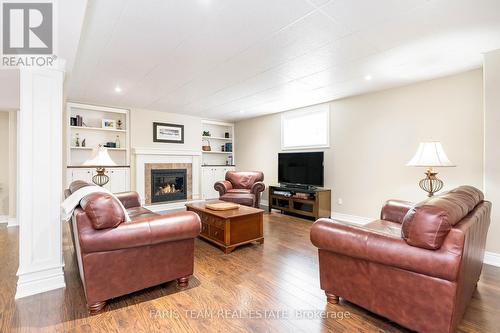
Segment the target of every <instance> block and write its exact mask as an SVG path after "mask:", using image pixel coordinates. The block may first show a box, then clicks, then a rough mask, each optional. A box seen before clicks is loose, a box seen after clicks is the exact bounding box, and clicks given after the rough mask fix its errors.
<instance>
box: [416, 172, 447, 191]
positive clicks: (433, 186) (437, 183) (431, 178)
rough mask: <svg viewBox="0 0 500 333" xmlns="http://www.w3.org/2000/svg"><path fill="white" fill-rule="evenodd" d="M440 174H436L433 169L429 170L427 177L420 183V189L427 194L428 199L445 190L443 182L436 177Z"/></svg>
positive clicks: (426, 173)
mask: <svg viewBox="0 0 500 333" xmlns="http://www.w3.org/2000/svg"><path fill="white" fill-rule="evenodd" d="M437 174H438V173H437V172H434V171H433V170H432V168H429V169H427V171H426V172H425V175H426V177H425V178H424V179H422V180H420V182H419V183H418V185H419V186H420V188H421V189H422V190H424V191H425V192H427V193H428V194H427V196H428V197H432V196H433V195H434V193H436V192H438V191H439V190H441V189H442V188H443V185H444V183H443V181H442V180H441V179H439V178H437V177H436V175H437Z"/></svg>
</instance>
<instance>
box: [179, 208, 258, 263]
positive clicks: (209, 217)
mask: <svg viewBox="0 0 500 333" xmlns="http://www.w3.org/2000/svg"><path fill="white" fill-rule="evenodd" d="M215 202H222V201H219V200H216V201H207V202H198V203H190V204H186V208H187V210H188V211H193V212H195V213H196V214H198V216H199V217H200V220H201V234H200V237H202V238H203V239H206V240H208V241H209V242H212V243H214V244H216V245H218V246H219V247H221V248H222V250H223V251H224V253H226V254H228V253H231V252H232V251H233V250H234V249H235V248H236V247H237V246H240V245H243V244H247V243H251V242H259V243H260V244H262V243H264V233H263V225H262V221H263V214H264V211H263V210H262V209H258V208H253V207H247V206H240V207H239V208H238V209H231V210H224V211H217V210H210V209H208V208H206V207H205V204H206V203H215Z"/></svg>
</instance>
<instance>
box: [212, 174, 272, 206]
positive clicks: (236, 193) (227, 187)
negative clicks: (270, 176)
mask: <svg viewBox="0 0 500 333" xmlns="http://www.w3.org/2000/svg"><path fill="white" fill-rule="evenodd" d="M263 181H264V174H263V173H262V172H260V171H246V172H244V171H228V172H226V180H224V181H220V182H217V183H215V184H214V188H215V190H216V191H218V192H219V199H220V200H223V201H229V202H234V203H238V204H241V205H245V206H250V207H255V208H259V205H260V195H261V192H263V191H264V190H265V189H266V185H264V183H263Z"/></svg>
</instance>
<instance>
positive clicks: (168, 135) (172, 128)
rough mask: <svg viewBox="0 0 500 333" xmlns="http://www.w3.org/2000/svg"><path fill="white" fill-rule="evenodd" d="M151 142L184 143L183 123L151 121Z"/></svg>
mask: <svg viewBox="0 0 500 333" xmlns="http://www.w3.org/2000/svg"><path fill="white" fill-rule="evenodd" d="M153 142H163V143H184V125H176V124H165V123H153Z"/></svg>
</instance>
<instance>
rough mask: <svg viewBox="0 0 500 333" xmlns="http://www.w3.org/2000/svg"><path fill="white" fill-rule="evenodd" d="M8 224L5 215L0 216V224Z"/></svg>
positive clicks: (7, 218)
mask: <svg viewBox="0 0 500 333" xmlns="http://www.w3.org/2000/svg"><path fill="white" fill-rule="evenodd" d="M7 222H9V217H8V216H7V215H0V223H7Z"/></svg>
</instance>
